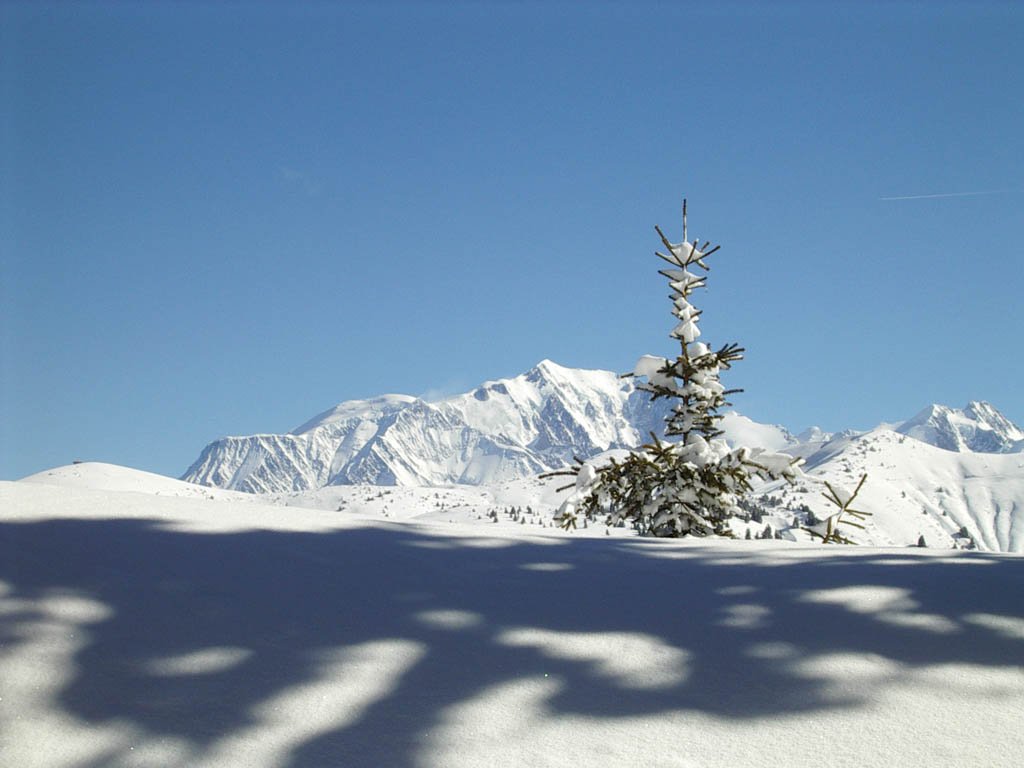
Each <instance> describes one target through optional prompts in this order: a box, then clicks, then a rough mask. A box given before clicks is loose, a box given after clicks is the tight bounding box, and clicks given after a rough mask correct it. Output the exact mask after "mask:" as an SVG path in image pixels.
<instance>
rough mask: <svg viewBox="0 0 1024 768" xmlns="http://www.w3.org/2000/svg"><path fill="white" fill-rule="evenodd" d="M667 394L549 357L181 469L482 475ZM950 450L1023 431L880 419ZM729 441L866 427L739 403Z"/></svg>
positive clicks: (298, 482)
mask: <svg viewBox="0 0 1024 768" xmlns="http://www.w3.org/2000/svg"><path fill="white" fill-rule="evenodd" d="M667 407H668V404H667V403H666V401H664V400H662V401H659V402H657V403H651V401H650V399H649V396H648V394H647V393H646V392H643V391H640V390H638V389H637V388H636V385H635V384H634V383H633V381H632V380H631V379H623V378H620V377H619V376H617V375H616V374H614V373H612V372H611V371H594V370H580V369H573V368H565V367H562V366H560V365H557V364H556V363H553V362H551V361H550V360H544V361H542V362H541V363H539V364H537V365H536V366H535V367H534V368H532V369H531V370H529V371H527V372H526V373H524V374H521V375H519V376H516V377H514V378H510V379H501V380H498V381H489V382H486V383H484V384H482V385H481V386H479V387H477V388H476V389H474V390H473V391H471V392H467V393H464V394H460V395H455V396H453V397H449V398H446V399H444V400H440V401H436V402H426V401H424V400H422V399H419V398H415V397H410V396H408V395H384V396H382V397H377V398H374V399H371V400H354V401H349V402H345V403H342V404H340V405H338V406H336V407H334V408H331V409H330V410H328V411H325V412H324V413H321V414H320V415H318V416H316V417H314V418H313V419H310V420H309V421H307V422H306V423H305V424H302V425H301V426H299V427H298V428H296V429H295V430H293V431H292V432H289V433H288V434H284V435H275V434H262V435H250V436H245V437H224V438H221V439H220V440H217V441H215V442H213V443H210V444H209V445H208V446H206V448H205V449H204V450H203V452H202V454H201V455H200V456H199V458H198V459H197V460H196V461H195V463H194V464H193V465H192V466H191V467H189V469H188V471H187V472H186V473H185V474H184V475H183V476H182V479H183V480H187V481H189V482H193V483H198V484H200V485H208V486H215V487H219V488H227V489H232V490H239V491H247V492H250V493H282V492H289V491H303V490H313V489H316V488H322V487H324V486H328V485H351V484H368V485H400V486H423V485H426V486H444V485H453V484H461V485H486V484H492V483H496V482H503V481H507V480H512V479H516V478H521V477H527V476H530V475H536V474H538V473H541V472H545V471H549V470H552V469H557V468H560V467H564V466H565V465H567V464H568V463H569V462H570V461H571V460H572V457H573V456H581V457H589V456H593V455H594V454H597V453H600V452H602V451H606V450H610V449H615V448H631V447H634V446H636V445H638V444H639V443H640V442H641V441H642V440H645V439H647V436H648V435H649V434H650V433H651V432H652V431H653V432H657V433H660V431H661V427H662V424H663V419H664V415H665V412H666V409H667ZM885 427H886V428H887V429H889V430H891V431H893V432H897V433H900V434H903V435H906V436H908V437H911V438H914V439H915V440H918V441H921V442H924V443H928V444H929V445H932V446H935V447H937V448H942V449H944V450H946V451H954V452H980V453H1015V452H1019V451H1021V450H1022V449H1024V431H1022V430H1021V429H1020V428H1019V427H1017V426H1016V425H1015V424H1013V423H1012V422H1011V421H1009V420H1008V419H1007V418H1006V417H1004V416H1003V415H1002V414H1001V413H999V411H998V410H996V409H995V408H994V407H993V406H991V405H989V404H988V403H983V402H972V403H969V404H968V405H967V407H966V408H964V409H962V410H955V409H952V408H947V407H946V406H942V405H931V406H929V407H928V408H925V409H924V410H923V411H921V412H920V413H919V414H917V415H916V416H914V417H913V418H911V419H908V420H907V421H904V422H901V423H898V424H892V425H885ZM722 428H723V429H724V430H725V437H726V439H727V440H728V441H729V442H731V443H733V444H740V445H749V446H752V447H763V448H766V449H769V450H783V451H788V452H790V453H792V454H794V455H799V456H802V457H804V458H806V459H807V464H808V467H814V466H816V465H818V464H822V463H824V462H825V461H827V460H829V459H831V458H834V457H835V456H836V455H838V454H839V453H842V452H843V451H845V450H846V449H847V448H848V446H849V445H850V442H851V440H853V439H854V438H857V437H858V436H860V435H861V433H857V432H852V431H847V432H841V433H827V432H822V431H821V430H820V429H817V428H813V427H812V428H811V429H808V430H806V431H804V432H802V433H800V434H798V435H794V434H792V433H791V432H789V431H788V430H787V429H785V428H783V427H779V426H775V425H768V424H760V423H758V422H755V421H753V420H751V419H749V418H747V417H745V416H742V415H740V414H737V413H735V412H731V413H727V414H725V417H724V419H723V421H722Z"/></svg>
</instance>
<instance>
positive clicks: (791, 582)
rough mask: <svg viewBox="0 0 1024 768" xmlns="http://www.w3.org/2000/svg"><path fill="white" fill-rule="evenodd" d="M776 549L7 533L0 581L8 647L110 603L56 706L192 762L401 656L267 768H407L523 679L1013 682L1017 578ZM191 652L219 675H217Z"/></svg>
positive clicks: (673, 706)
mask: <svg viewBox="0 0 1024 768" xmlns="http://www.w3.org/2000/svg"><path fill="white" fill-rule="evenodd" d="M777 551H778V550H768V549H767V548H758V547H751V548H749V549H746V550H744V549H741V548H739V547H736V548H734V549H732V550H729V549H727V548H723V547H705V546H701V545H694V544H677V543H667V542H656V541H628V542H622V541H611V540H601V539H558V540H555V539H551V540H549V541H541V540H537V539H506V540H491V539H488V538H487V537H486V536H481V537H480V538H478V539H474V538H467V537H463V536H457V537H445V536H442V535H438V532H437V529H433V530H432V531H430V532H427V531H421V530H418V529H417V527H416V526H412V525H406V526H386V525H366V526H364V527H353V528H347V529H343V530H337V531H329V532H316V533H307V532H295V531H269V530H247V531H238V532H230V533H197V532H188V531H184V530H178V529H174V528H170V527H167V526H166V525H164V524H162V523H160V522H158V521H155V520H138V519H104V520H78V519H60V520H47V521H41V522H30V523H0V582H3V583H5V584H6V586H7V588H8V590H7V593H6V595H4V598H5V599H7V600H8V601H10V602H11V604H12V605H17V606H20V607H19V608H18V609H17V610H14V611H9V612H8V613H7V614H6V615H4V616H3V623H2V624H0V644H2V646H3V647H5V648H11V647H14V646H17V645H18V644H19V643H24V642H27V641H26V639H25V638H26V637H29V636H30V633H28V631H27V629H28V628H29V626H30V625H31V624H32V623H33V622H38V621H39V620H40V614H39V609H38V605H40V604H41V601H45V600H46V599H47V598H48V597H52V596H53V595H60V594H73V595H78V596H85V597H88V598H90V599H91V600H94V601H97V602H99V603H101V604H102V605H103V606H105V608H106V609H107V612H106V614H105V616H103V617H101V618H98V619H95V620H91V621H90V622H88V623H87V626H86V625H83V628H82V629H83V632H84V637H85V638H86V639H85V640H84V642H83V644H82V645H81V647H80V648H79V649H78V650H77V651H76V652H75V654H74V656H73V671H72V673H71V675H70V676H69V679H67V680H66V682H65V683H64V684H63V686H62V687H61V689H60V691H59V693H58V703H59V706H60V708H61V709H62V710H63V711H65V712H67V713H69V714H71V715H72V716H74V717H76V718H78V719H80V720H82V721H84V722H86V723H89V724H94V725H102V724H108V723H115V722H116V723H128V724H130V725H131V726H132V727H134V728H136V729H138V730H140V731H141V732H144V733H146V734H149V735H151V736H153V737H160V738H169V739H175V740H178V741H179V742H180V741H184V742H186V743H188V744H189V745H190V747H191V748H193V749H194V750H195V754H202V753H203V751H204V750H209V749H212V748H214V747H215V746H216V745H217V744H222V743H223V742H224V739H225V738H228V737H230V736H231V735H232V734H238V733H246V732H251V731H258V729H259V728H261V727H262V726H264V725H265V718H266V716H267V715H266V708H267V703H268V702H275V701H280V700H281V699H282V696H283V695H285V694H287V692H289V691H294V690H296V689H297V688H300V687H302V686H304V685H310V684H313V683H315V682H316V681H317V680H319V679H321V678H322V677H323V675H324V663H325V661H324V660H325V658H329V657H330V655H331V654H332V653H336V652H337V651H338V650H339V649H342V650H344V649H352V648H366V647H375V646H373V644H375V643H382V642H390V641H401V642H403V643H405V646H403V647H408V648H413V649H415V651H416V653H415V658H414V659H412V660H411V661H410V662H409V663H408V664H405V665H404V666H402V667H401V669H400V671H397V672H396V671H395V670H389V669H386V668H382V669H381V670H380V675H381V676H390V677H391V678H393V679H389V680H387V681H384V682H386V683H387V685H386V686H384V687H383V688H382V689H381V692H380V693H378V695H376V696H375V697H372V698H371V699H369V700H367V701H366V702H365V703H364V704H363V705H362V706H360V707H357V708H356V709H355V710H353V711H354V714H353V715H352V717H350V718H348V719H346V720H344V721H341V720H339V721H338V722H336V723H335V724H333V725H325V726H323V727H320V728H319V729H313V730H311V731H310V732H309V734H308V735H307V736H306V737H305V738H303V739H301V740H300V741H298V742H297V743H293V744H290V745H289V746H288V748H287V750H286V752H285V753H284V755H283V756H282V757H281V761H280V762H281V764H286V765H291V766H303V767H304V768H305V767H312V766H322V765H345V766H349V767H351V766H364V765H365V766H383V765H387V766H396V767H401V766H413V765H417V764H419V760H420V757H421V756H422V751H423V749H424V739H425V738H426V737H427V736H428V735H429V734H430V733H431V732H433V731H434V730H435V729H436V728H438V727H439V726H441V725H442V723H443V722H444V719H445V717H446V713H447V712H450V711H451V710H452V708H453V707H457V706H459V705H461V704H464V703H466V702H470V701H472V700H474V699H475V698H477V697H479V696H480V695H481V694H482V693H483V692H485V691H488V690H494V689H496V688H497V687H500V686H503V685H507V684H510V683H515V682H516V681H528V680H549V681H553V682H557V685H553V686H552V688H551V694H550V696H549V697H548V698H547V700H546V702H545V706H546V710H547V712H548V713H553V714H554V715H556V716H557V715H565V714H570V715H579V716H585V717H592V718H601V719H606V720H607V719H618V718H629V717H634V716H644V715H652V714H658V713H663V712H672V711H679V710H688V711H694V712H700V713H705V714H709V715H714V716H716V717H720V718H727V719H734V720H744V719H753V718H763V717H773V716H778V715H780V714H800V713H808V714H810V713H821V712H827V711H834V710H840V709H852V708H857V707H860V706H863V705H864V701H863V700H862V698H861V696H860V695H859V694H858V693H856V692H855V691H854V692H850V691H842V692H838V693H837V691H836V690H835V689H834V687H833V686H830V685H829V682H830V681H829V680H828V678H827V676H826V677H822V676H815V675H813V674H806V673H805V672H804V671H801V668H800V662H801V661H803V660H806V659H814V658H821V659H826V660H827V659H828V658H833V657H835V656H836V655H842V654H862V655H863V654H870V655H872V656H873V657H879V658H882V659H886V660H889V661H891V662H893V663H894V664H896V665H900V667H901V668H919V667H925V666H929V665H936V664H944V663H958V664H973V665H981V666H987V667H992V668H1007V667H1019V665H1020V661H1021V659H1022V658H1024V640H1022V637H1021V636H1020V635H1019V634H1015V632H1013V631H1010V632H1008V631H1004V630H1002V629H1001V628H1000V626H1001V625H1000V624H999V621H1000V620H1009V621H1011V622H1013V621H1017V622H1020V621H1021V620H1022V619H1024V558H1014V557H1003V556H994V555H984V554H959V555H957V556H956V558H955V561H956V563H955V564H953V563H950V562H946V561H944V560H943V559H941V558H936V557H927V556H921V555H920V554H919V553H907V554H906V555H903V554H886V555H884V556H881V555H872V554H870V553H862V552H858V553H856V554H851V553H849V552H848V551H844V552H841V553H837V554H835V555H830V556H828V557H824V558H823V557H820V556H816V557H813V558H811V557H801V556H793V557H788V556H787V557H779V556H772V555H771V554H770V552H777ZM877 588H884V590H883V594H882V598H881V602H880V601H879V600H880V599H879V598H878V596H877V594H876V593H877V592H878V590H877ZM872 589H874V591H872ZM885 590H888V591H885ZM887 595H888V596H889V597H886V596H887ZM890 598H891V599H890ZM886 600H888V602H886ZM978 616H982V617H984V616H988V617H995V619H991V620H989V621H988V623H986V620H982V619H978ZM1014 626H1019V624H1015V625H1014ZM586 638H591V639H592V640H593V642H586V641H584V640H585V639H586ZM581 639H584V640H581ZM606 646H607V648H606ZM581 648H582V649H583V650H582V651H581V650H580V649H581ZM225 649H227V650H226V651H225ZM204 653H206V654H210V653H213V654H214V656H213V657H211V658H213V659H214V661H213V663H211V664H209V665H207V667H204V666H203V663H204V662H203V658H205V657H203V656H202V654H204ZM216 653H221V654H222V656H223V654H224V653H226V654H227V656H226V657H225V658H227V661H223V659H222V660H221V661H217V659H218V658H220V657H216ZM648 654H652V656H651V658H644V657H645V656H647V655H648ZM659 654H660V655H659ZM655 657H656V658H655ZM410 658H412V657H411V656H410ZM197 659H198V661H197ZM183 660H184V661H183ZM371 663H372V660H371ZM345 669H348V668H347V667H346V668H345ZM345 674H346V675H347V674H348V672H345ZM346 679H348V678H346V677H345V676H344V675H342V677H341V678H339V680H338V685H339V686H344V685H345V680H346ZM325 722H329V718H328V720H327V721H325ZM87 764H89V763H88V762H87V761H85V762H82V763H80V765H83V766H84V765H87ZM100 764H108V763H100Z"/></svg>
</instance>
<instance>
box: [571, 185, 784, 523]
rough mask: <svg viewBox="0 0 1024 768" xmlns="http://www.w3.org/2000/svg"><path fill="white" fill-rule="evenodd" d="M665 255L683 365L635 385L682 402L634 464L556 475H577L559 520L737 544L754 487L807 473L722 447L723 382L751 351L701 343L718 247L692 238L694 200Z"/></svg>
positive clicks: (645, 372)
mask: <svg viewBox="0 0 1024 768" xmlns="http://www.w3.org/2000/svg"><path fill="white" fill-rule="evenodd" d="M655 231H657V233H658V235H659V237H660V238H661V242H662V244H663V245H664V246H665V250H666V253H662V252H660V251H655V253H656V255H657V256H658V257H660V258H661V259H663V260H664V261H666V262H668V265H669V266H668V268H666V269H662V270H660V274H662V275H663V276H665V277H666V278H667V279H668V284H669V287H670V288H671V289H672V294H671V296H670V298H671V300H672V314H673V315H674V316H675V317H676V320H677V324H676V326H675V328H674V329H673V330H672V332H671V334H670V336H671V338H673V339H675V340H676V341H677V342H678V343H679V354H678V355H677V356H676V358H675V359H674V360H671V359H666V358H661V357H653V356H650V355H645V356H644V357H642V358H640V361H639V362H638V363H637V365H636V368H635V370H634V371H633V372H632V373H628V374H626V376H637V377H641V378H643V379H646V381H642V382H641V383H639V384H638V388H639V389H642V390H645V391H647V392H649V393H650V395H651V398H652V399H654V400H657V399H659V398H667V399H671V400H674V401H675V403H674V405H673V407H672V409H671V411H670V413H669V415H668V417H667V419H666V429H665V436H666V438H668V439H665V440H661V439H659V438H657V437H656V436H654V435H653V434H652V435H651V442H650V443H648V444H646V445H643V446H641V447H640V448H638V449H635V450H633V451H632V452H630V453H629V454H628V455H627V456H626V457H625V458H622V459H616V458H611V459H609V460H608V461H607V463H605V464H602V465H600V466H595V465H594V464H590V463H583V462H580V461H577V463H576V465H575V466H574V467H572V468H571V469H568V470H565V471H563V472H555V473H552V474H562V475H575V476H576V482H575V484H574V485H570V486H566V487H565V488H564V489H562V490H566V489H568V488H574V492H573V493H572V494H571V495H570V496H569V498H567V499H566V500H565V501H564V502H563V503H562V505H561V507H560V508H559V511H558V514H557V518H556V519H557V520H558V521H559V522H560V524H561V525H562V527H564V528H576V527H577V524H578V520H579V519H580V518H581V517H582V518H583V519H584V520H588V519H589V520H593V519H595V518H596V517H598V516H599V515H604V516H605V521H606V523H607V524H608V525H622V524H623V523H625V522H628V523H631V524H632V525H633V526H634V527H635V528H636V529H637V530H638V531H639V532H640V533H642V534H645V535H650V536H686V535H696V536H708V535H711V534H718V535H726V536H732V532H731V530H730V529H729V527H728V520H729V518H731V517H733V516H737V515H741V514H742V510H741V509H740V507H739V500H740V498H741V497H742V496H744V495H746V494H747V493H748V492H749V491H750V490H751V480H752V479H753V478H755V477H760V478H762V479H764V480H778V479H786V480H788V481H790V482H791V481H792V480H793V479H794V478H795V476H796V473H797V472H798V471H799V470H798V467H797V465H798V464H799V460H797V459H793V458H792V457H790V456H787V455H785V454H781V453H769V452H766V451H764V450H762V449H750V448H745V447H740V448H735V449H731V448H729V446H728V444H727V443H726V442H725V440H723V439H721V435H722V431H721V430H720V429H718V426H717V425H718V421H719V420H720V419H721V418H722V417H721V415H720V414H719V413H718V410H719V409H720V408H722V407H723V406H727V405H729V403H728V401H727V400H726V397H727V396H728V395H730V394H732V393H734V392H738V391H740V390H727V389H725V387H724V386H723V385H722V383H721V382H720V380H719V374H720V373H721V371H722V370H724V369H728V368H730V367H731V366H732V364H733V363H734V362H736V361H737V360H740V359H742V357H743V351H744V350H743V349H742V348H741V347H740V346H739V345H737V344H726V345H724V346H722V347H720V348H719V349H718V350H717V351H712V350H711V348H710V347H709V346H708V345H707V344H705V343H704V342H701V341H697V339H698V338H699V337H700V328H699V321H700V316H701V311H700V310H698V309H697V308H696V307H695V306H694V305H693V304H691V302H690V298H691V296H692V295H693V293H694V291H696V290H697V289H699V288H704V287H705V285H706V282H707V278H706V276H704V275H703V274H698V273H697V270H703V271H704V272H707V271H708V266H707V262H706V259H707V258H708V257H709V256H710V255H711V254H713V253H715V252H716V251H717V250H718V249H719V246H717V245H716V246H714V247H710V246H711V243H710V242H705V243H704V244H703V245H701V246H698V243H699V242H700V241H699V240H694V241H693V242H692V243H690V242H688V241H687V239H686V201H685V200H684V201H683V241H682V242H681V243H678V244H674V243H671V242H669V240H668V238H666V237H665V235H664V233H663V232H662V231H661V229H660V228H658V227H655Z"/></svg>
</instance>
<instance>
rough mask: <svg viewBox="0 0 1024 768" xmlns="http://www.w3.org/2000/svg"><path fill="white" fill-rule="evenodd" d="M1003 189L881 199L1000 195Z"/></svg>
mask: <svg viewBox="0 0 1024 768" xmlns="http://www.w3.org/2000/svg"><path fill="white" fill-rule="evenodd" d="M1003 191H1004V190H1002V189H986V190H983V191H979V192H940V193H937V194H933V195H896V196H893V197H880V198H878V199H879V200H930V199H933V198H936V197H977V196H978V195H998V194H999V193H1000V192H1003Z"/></svg>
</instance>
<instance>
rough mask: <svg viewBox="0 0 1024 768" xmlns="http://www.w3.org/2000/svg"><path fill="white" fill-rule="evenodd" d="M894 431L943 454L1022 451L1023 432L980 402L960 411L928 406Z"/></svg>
mask: <svg viewBox="0 0 1024 768" xmlns="http://www.w3.org/2000/svg"><path fill="white" fill-rule="evenodd" d="M896 431H897V432H900V433H901V434H904V435H907V436H909V437H913V438H915V439H917V440H921V441H923V442H926V443H930V444H931V445H934V446H936V447H938V448H944V449H945V450H947V451H974V452H977V453H1012V452H1015V451H1019V450H1021V449H1022V448H1024V431H1022V430H1021V429H1020V427H1018V426H1017V425H1016V424H1014V423H1013V422H1012V421H1010V420H1009V419H1007V418H1006V417H1005V416H1003V414H1001V413H1000V412H999V411H998V410H997V409H996V408H995V407H994V406H993V405H991V404H989V403H986V402H984V401H971V402H970V403H968V404H967V405H966V406H965V407H964V408H963V409H956V408H949V407H947V406H945V405H936V404H933V405H929V406H928V407H927V408H925V409H924V410H922V411H921V412H920V413H918V414H917V415H916V416H914V417H913V418H912V419H909V420H907V421H905V422H903V423H902V424H900V425H899V426H898V427H897V428H896Z"/></svg>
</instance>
